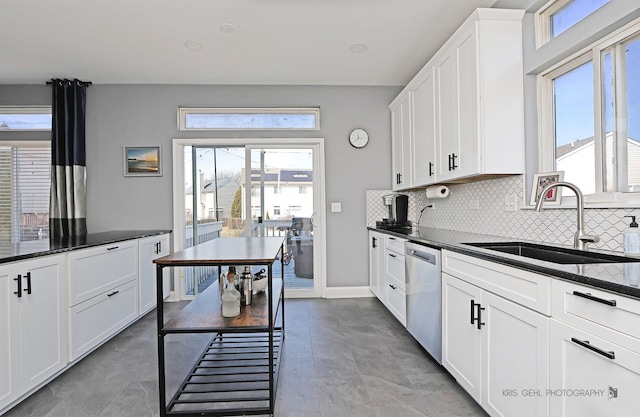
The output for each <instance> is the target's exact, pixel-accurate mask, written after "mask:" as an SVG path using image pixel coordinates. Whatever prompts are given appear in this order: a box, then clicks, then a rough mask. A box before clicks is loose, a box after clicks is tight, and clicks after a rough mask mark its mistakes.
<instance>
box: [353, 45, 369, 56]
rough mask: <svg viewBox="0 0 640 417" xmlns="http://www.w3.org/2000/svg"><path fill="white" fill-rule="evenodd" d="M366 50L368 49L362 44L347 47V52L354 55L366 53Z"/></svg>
mask: <svg viewBox="0 0 640 417" xmlns="http://www.w3.org/2000/svg"><path fill="white" fill-rule="evenodd" d="M367 49H369V47H368V46H367V45H365V44H364V43H354V44H353V45H351V46H350V47H349V50H350V51H351V52H353V53H354V54H361V53H363V52H367Z"/></svg>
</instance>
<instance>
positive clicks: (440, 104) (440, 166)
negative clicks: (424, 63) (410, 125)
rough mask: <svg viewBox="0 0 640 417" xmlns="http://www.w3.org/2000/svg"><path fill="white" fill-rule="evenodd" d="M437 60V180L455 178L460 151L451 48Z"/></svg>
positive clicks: (455, 84)
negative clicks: (456, 158) (456, 159)
mask: <svg viewBox="0 0 640 417" xmlns="http://www.w3.org/2000/svg"><path fill="white" fill-rule="evenodd" d="M446 52H447V53H443V54H442V56H441V57H439V58H438V59H437V60H436V64H435V76H436V107H437V108H438V111H437V123H436V125H437V126H436V128H437V141H438V143H437V145H436V151H437V154H438V160H437V161H436V175H437V177H438V181H443V180H446V179H449V178H454V177H455V176H456V175H457V173H456V172H455V168H454V167H455V166H456V164H455V162H456V161H455V156H457V155H459V154H460V141H459V137H458V109H457V100H456V98H457V96H458V95H457V83H456V79H455V71H454V69H455V63H454V56H453V52H452V51H446Z"/></svg>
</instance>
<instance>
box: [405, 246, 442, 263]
mask: <svg viewBox="0 0 640 417" xmlns="http://www.w3.org/2000/svg"><path fill="white" fill-rule="evenodd" d="M407 255H408V256H413V257H414V258H418V259H420V260H422V261H425V262H429V263H430V264H432V265H436V256H435V255H433V254H431V253H427V252H423V251H420V250H416V249H411V248H408V249H407Z"/></svg>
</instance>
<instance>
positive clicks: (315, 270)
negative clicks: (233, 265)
mask: <svg viewBox="0 0 640 417" xmlns="http://www.w3.org/2000/svg"><path fill="white" fill-rule="evenodd" d="M270 141H271V140H270ZM273 141H274V142H275V143H269V144H267V140H259V141H258V140H255V139H253V140H252V139H244V140H233V141H231V140H229V141H223V140H220V139H215V140H214V139H212V140H198V141H189V140H188V139H180V140H178V139H176V140H175V141H174V155H179V159H176V158H174V164H175V165H176V167H174V172H175V173H176V174H178V175H179V176H180V179H178V180H177V181H174V189H175V190H176V192H178V193H180V195H181V197H180V201H179V202H178V203H179V204H176V213H180V214H177V216H178V217H176V227H175V230H176V231H177V230H180V233H176V244H175V245H174V246H175V249H176V250H180V249H183V248H187V247H190V246H193V245H197V244H199V243H203V242H206V241H208V240H211V239H219V238H229V237H239V236H281V237H283V238H284V241H285V253H284V254H283V261H284V263H285V274H284V282H285V295H286V296H287V297H292V296H293V297H318V296H320V295H321V292H322V290H321V289H322V280H323V279H322V277H323V272H322V271H323V270H324V266H323V264H322V262H321V259H322V253H323V252H324V250H323V248H324V244H323V242H324V236H323V231H324V227H322V219H323V218H324V217H323V216H324V211H323V210H322V207H324V203H323V198H324V190H323V183H322V179H323V175H321V173H322V170H323V167H322V161H323V158H322V146H321V143H322V141H321V140H305V139H301V140H295V141H294V140H273ZM196 142H197V143H196ZM256 142H259V143H260V144H259V145H256ZM283 142H284V143H283ZM316 142H317V143H316ZM227 143H233V145H232V146H231V145H228V144H227ZM238 266H240V265H238ZM255 272H258V271H254V273H255ZM274 273H276V274H277V276H279V275H280V268H279V267H278V268H274ZM217 278H218V268H217V267H215V268H206V267H198V268H190V269H187V268H185V269H184V270H183V271H181V272H180V281H177V282H176V283H178V282H179V286H180V287H181V289H182V290H181V294H182V295H181V297H182V298H191V297H194V296H196V295H197V294H199V293H200V292H202V291H204V289H206V288H207V287H208V285H210V284H211V283H212V282H213V281H215V280H216V279H217Z"/></svg>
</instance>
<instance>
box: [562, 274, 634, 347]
mask: <svg viewBox="0 0 640 417" xmlns="http://www.w3.org/2000/svg"><path fill="white" fill-rule="evenodd" d="M551 285H552V289H553V292H552V314H553V317H554V318H556V319H558V320H560V321H563V322H565V323H568V324H571V325H572V326H575V327H578V328H580V329H583V330H586V331H588V332H591V333H593V334H595V335H596V336H601V334H602V331H603V330H604V329H611V330H614V331H615V332H611V333H608V332H607V333H606V335H607V337H610V338H612V339H608V340H612V341H613V342H614V343H617V344H621V345H623V346H626V345H627V344H628V343H633V344H634V345H636V346H638V347H637V348H636V351H637V352H638V353H640V301H639V300H635V299H632V298H628V297H623V296H621V295H618V294H613V293H610V292H606V291H600V290H597V289H595V288H589V287H585V286H583V285H578V284H574V283H571V282H566V281H561V280H554V281H553V283H552V284H551ZM601 337H602V336H601Z"/></svg>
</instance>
